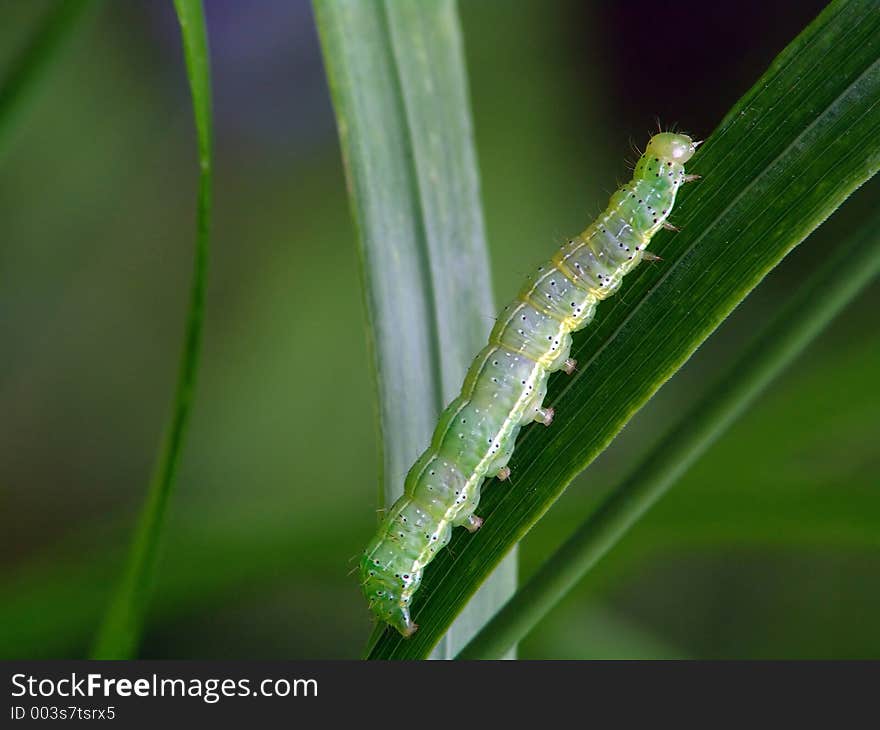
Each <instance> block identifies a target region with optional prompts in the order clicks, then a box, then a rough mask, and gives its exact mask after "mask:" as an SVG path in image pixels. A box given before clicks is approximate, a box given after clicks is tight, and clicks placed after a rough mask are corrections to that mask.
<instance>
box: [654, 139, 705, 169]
mask: <svg viewBox="0 0 880 730" xmlns="http://www.w3.org/2000/svg"><path fill="white" fill-rule="evenodd" d="M696 149H697V144H696V143H695V142H694V141H693V140H692V139H691V138H690V137H688V136H687V135H686V134H675V133H674V132H662V133H660V134H655V135H654V136H653V137H651V141H650V142H648V147H647V149H646V150H645V154H646V155H649V156H651V155H653V156H654V157H660V158H662V159H664V160H673V161H674V162H678V163H679V164H681V165H683V164H684V163H685V162H687V161H688V160H689V159H691V157H693V156H694V152H696Z"/></svg>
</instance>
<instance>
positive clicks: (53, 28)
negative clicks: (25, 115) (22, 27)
mask: <svg viewBox="0 0 880 730" xmlns="http://www.w3.org/2000/svg"><path fill="white" fill-rule="evenodd" d="M96 5H97V2H96V0H57V1H56V2H55V3H53V5H52V6H51V7H50V8H49V10H48V11H47V12H46V16H45V18H43V20H42V22H41V23H40V25H39V27H38V28H37V29H36V31H35V33H34V35H33V36H32V37H31V38H30V40H29V42H28V44H27V46H26V47H25V48H24V49H23V50H22V52H21V54H20V55H19V56H18V58H17V59H16V60H15V62H14V63H13V65H12V67H11V68H10V69H9V71H8V72H7V74H6V78H5V79H4V80H3V84H2V85H0V152H2V151H3V148H4V147H5V145H6V144H7V140H8V139H9V132H10V130H11V129H12V127H13V125H14V124H15V122H16V120H17V118H18V116H19V114H21V112H22V110H23V108H24V107H25V106H26V102H27V100H28V97H30V95H31V94H32V93H33V92H34V90H35V89H36V88H37V86H38V85H39V81H40V79H41V78H42V76H43V74H44V73H45V72H46V70H47V69H48V68H49V66H50V65H51V64H52V62H53V61H55V60H56V59H57V58H58V56H59V54H60V52H61V50H62V49H63V47H64V44H65V42H66V41H67V40H68V39H69V38H70V37H71V36H72V35H73V32H74V31H75V30H76V28H77V26H78V24H79V22H80V20H82V18H83V17H84V15H85V14H86V13H85V11H86V10H87V9H89V8H94V7H95V6H96Z"/></svg>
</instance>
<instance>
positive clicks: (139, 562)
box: [92, 0, 212, 659]
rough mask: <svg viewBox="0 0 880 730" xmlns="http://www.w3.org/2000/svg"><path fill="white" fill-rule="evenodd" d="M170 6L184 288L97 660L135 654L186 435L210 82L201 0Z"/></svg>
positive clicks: (201, 274)
mask: <svg viewBox="0 0 880 730" xmlns="http://www.w3.org/2000/svg"><path fill="white" fill-rule="evenodd" d="M174 7H175V9H176V11H177V18H178V20H179V22H180V30H181V35H182V37H183V48H184V55H185V57H186V68H187V75H188V77H189V85H190V92H191V94H192V101H193V112H194V116H195V125H196V134H197V138H198V155H199V192H198V209H197V214H196V218H197V219H196V228H197V231H196V248H195V259H194V262H193V276H192V289H191V292H190V302H189V313H188V317H187V323H186V332H185V334H184V342H183V352H182V354H181V360H180V369H179V372H178V379H177V387H176V390H175V394H174V402H173V404H172V412H171V420H170V422H169V424H168V426H167V427H166V431H165V435H164V440H163V445H162V450H161V452H160V453H159V456H158V460H157V462H156V466H155V471H154V472H153V477H152V480H151V482H150V486H149V491H148V493H147V500H146V504H145V505H144V508H143V511H142V513H141V516H140V521H139V524H138V527H137V530H136V532H135V536H134V541H133V543H132V547H131V552H130V554H129V556H128V560H127V563H126V567H125V572H124V574H123V577H122V580H121V581H120V585H119V588H118V590H117V593H116V595H115V596H114V599H113V601H112V602H111V604H110V606H109V608H108V611H107V615H106V616H105V619H104V623H103V625H102V626H101V629H100V632H99V634H98V638H97V642H96V644H95V647H94V650H93V652H92V656H93V657H94V658H97V659H126V658H130V657H132V656H134V655H135V654H136V652H137V647H138V644H139V642H140V636H141V632H142V630H143V624H144V618H145V616H146V612H147V607H148V605H149V600H150V589H151V586H152V583H153V578H154V574H155V572H156V564H157V560H158V553H159V541H160V539H161V536H162V530H163V527H164V522H165V512H166V510H167V506H168V499H169V497H170V496H171V491H172V489H173V488H174V479H175V477H176V476H177V468H178V465H179V462H180V455H181V452H182V450H183V445H184V440H185V438H186V432H187V426H188V424H189V417H190V411H191V408H192V400H193V394H194V390H195V384H196V375H197V373H198V368H199V353H200V349H201V341H202V329H203V322H204V309H205V288H206V284H207V269H208V244H209V233H210V220H211V178H212V162H211V149H212V131H211V77H210V66H209V60H208V39H207V35H206V32H205V19H204V13H203V10H202V3H201V0H174Z"/></svg>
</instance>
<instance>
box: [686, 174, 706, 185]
mask: <svg viewBox="0 0 880 730" xmlns="http://www.w3.org/2000/svg"><path fill="white" fill-rule="evenodd" d="M701 177H703V176H702V175H685V176H684V177H683V178H682V179H681V181H682V182H683V183H689V182H693V181H694V180H699V179H700V178H701Z"/></svg>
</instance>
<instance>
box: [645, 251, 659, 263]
mask: <svg viewBox="0 0 880 730" xmlns="http://www.w3.org/2000/svg"><path fill="white" fill-rule="evenodd" d="M662 260H663V257H662V256H658V255H657V254H655V253H651V252H650V251H645V252H644V253H643V254H642V261H662Z"/></svg>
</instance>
